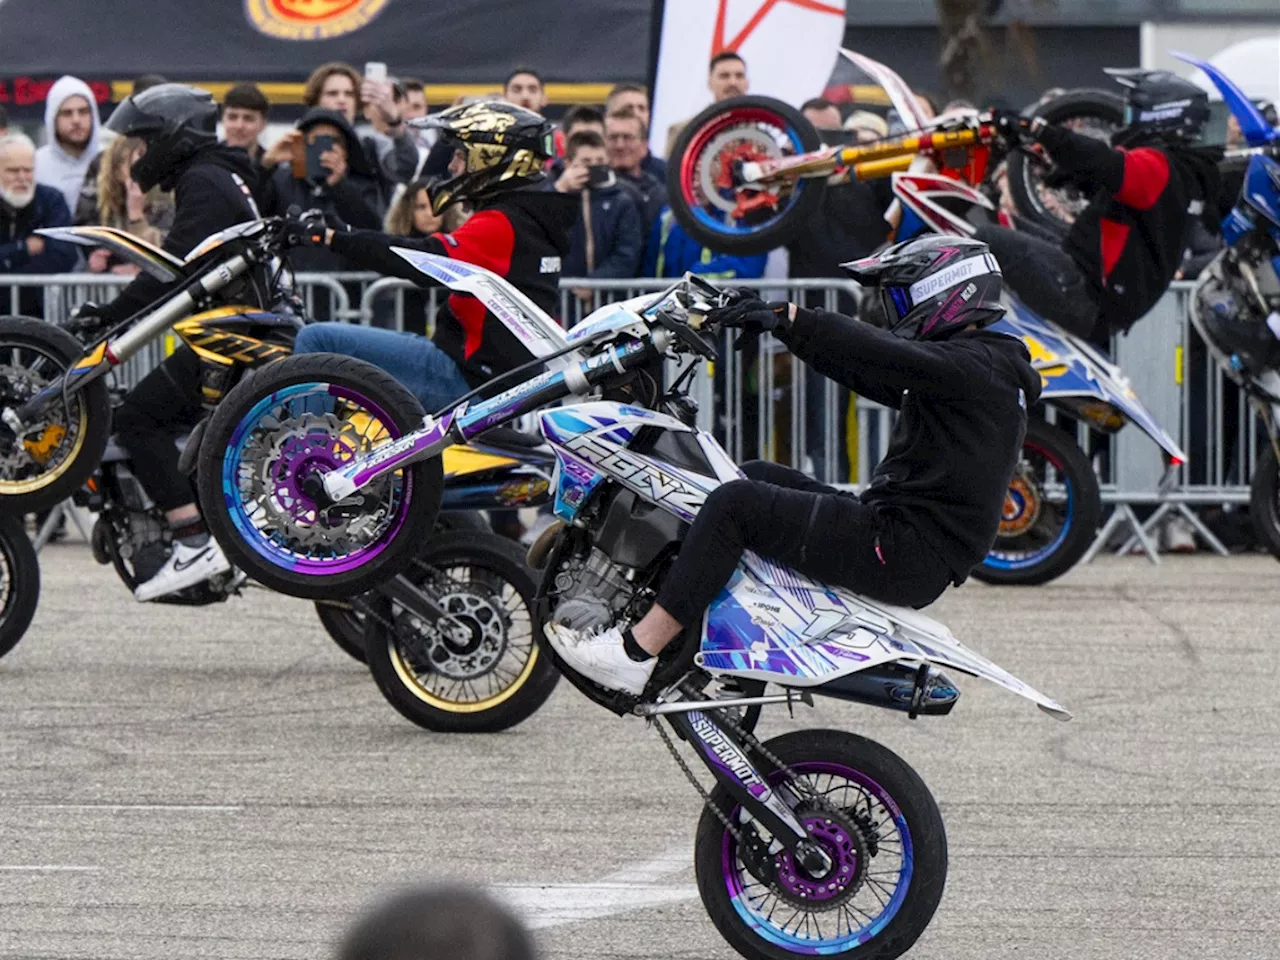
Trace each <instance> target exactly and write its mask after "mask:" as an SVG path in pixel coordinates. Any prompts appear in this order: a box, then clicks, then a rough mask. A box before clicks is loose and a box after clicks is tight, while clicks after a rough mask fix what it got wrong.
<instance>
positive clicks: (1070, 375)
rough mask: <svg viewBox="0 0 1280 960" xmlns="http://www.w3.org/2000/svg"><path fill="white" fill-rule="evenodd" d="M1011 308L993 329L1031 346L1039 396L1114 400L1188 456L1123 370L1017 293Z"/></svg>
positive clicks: (1177, 453) (1174, 453) (1180, 456)
mask: <svg viewBox="0 0 1280 960" xmlns="http://www.w3.org/2000/svg"><path fill="white" fill-rule="evenodd" d="M1007 305H1008V312H1006V314H1005V315H1004V317H1002V318H1001V319H1000V320H998V321H996V322H995V323H993V324H992V325H991V327H990V329H992V330H995V331H998V332H1000V333H1005V334H1008V335H1009V336H1011V337H1017V338H1018V339H1020V340H1021V341H1022V342H1023V343H1024V344H1026V346H1027V350H1028V351H1029V352H1030V354H1031V363H1032V365H1033V366H1035V367H1036V369H1037V370H1038V371H1039V372H1040V376H1041V380H1042V381H1043V384H1044V386H1043V389H1042V390H1041V393H1040V400H1041V401H1042V402H1043V401H1046V400H1052V399H1055V398H1059V397H1063V398H1065V397H1092V398H1095V399H1098V400H1102V401H1103V402H1105V403H1109V404H1111V405H1112V406H1113V407H1115V408H1116V409H1117V410H1119V411H1120V412H1121V413H1122V414H1123V415H1124V416H1125V417H1127V418H1128V419H1129V420H1131V421H1133V422H1134V423H1135V424H1137V425H1138V428H1139V429H1141V430H1142V431H1143V433H1145V434H1147V436H1149V437H1150V438H1151V439H1152V440H1154V441H1155V442H1156V443H1157V444H1159V445H1160V446H1161V447H1162V448H1163V449H1164V450H1165V451H1166V452H1167V453H1168V454H1169V455H1170V456H1171V457H1173V458H1174V459H1175V460H1178V461H1185V460H1186V454H1185V453H1183V451H1182V448H1181V447H1179V446H1178V442H1177V441H1176V440H1174V438H1173V437H1171V436H1170V435H1169V434H1168V433H1166V432H1165V430H1164V428H1163V427H1161V426H1160V424H1159V423H1158V422H1157V421H1156V419H1155V418H1154V417H1153V416H1152V415H1151V414H1150V413H1149V412H1148V411H1147V408H1146V407H1144V406H1143V405H1142V401H1141V400H1139V399H1138V396H1137V394H1135V393H1134V392H1133V388H1132V387H1130V386H1129V381H1128V379H1126V378H1125V376H1124V374H1123V373H1121V371H1120V369H1119V368H1118V367H1116V366H1115V365H1114V364H1112V363H1111V362H1110V361H1109V360H1107V359H1106V358H1105V357H1103V356H1102V355H1101V354H1099V353H1097V352H1096V351H1094V350H1092V349H1091V348H1090V347H1089V346H1088V345H1087V344H1083V343H1080V342H1079V341H1076V340H1073V339H1071V338H1068V337H1067V336H1066V334H1064V333H1063V332H1062V331H1060V330H1058V329H1057V328H1056V327H1054V326H1052V325H1051V324H1049V323H1046V322H1045V321H1044V320H1042V319H1041V318H1040V317H1039V316H1037V315H1036V314H1035V313H1033V312H1032V311H1031V310H1029V309H1027V307H1025V306H1024V305H1023V304H1022V303H1020V302H1019V301H1018V300H1017V299H1015V298H1013V297H1008V298H1007Z"/></svg>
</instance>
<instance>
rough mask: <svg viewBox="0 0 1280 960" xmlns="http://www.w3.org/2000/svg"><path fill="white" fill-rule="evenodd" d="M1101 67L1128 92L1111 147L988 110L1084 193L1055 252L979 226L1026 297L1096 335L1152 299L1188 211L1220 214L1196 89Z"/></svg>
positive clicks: (1214, 157)
mask: <svg viewBox="0 0 1280 960" xmlns="http://www.w3.org/2000/svg"><path fill="white" fill-rule="evenodd" d="M1108 73H1110V74H1111V75H1112V76H1113V77H1114V78H1115V79H1116V80H1117V81H1118V82H1119V83H1121V84H1122V85H1123V86H1125V87H1126V88H1127V91H1128V106H1127V107H1126V125H1125V127H1124V128H1123V129H1121V130H1120V131H1119V132H1118V133H1117V134H1116V135H1115V136H1114V138H1113V143H1112V145H1111V146H1108V145H1107V144H1106V143H1104V142H1102V141H1101V140H1096V139H1094V138H1092V137H1088V136H1085V135H1084V134H1080V133H1075V132H1074V131H1071V130H1066V129H1063V128H1061V127H1054V126H1050V125H1049V124H1047V123H1046V122H1045V121H1044V120H1043V119H1041V118H1039V117H1036V118H1032V119H1027V118H1025V117H1022V116H1020V115H1018V114H1015V113H999V114H997V116H996V122H997V125H998V126H999V127H1000V129H1001V130H1002V132H1003V133H1004V134H1005V135H1006V136H1007V137H1008V138H1010V139H1011V140H1017V139H1031V140H1034V141H1037V142H1039V143H1040V144H1041V145H1042V146H1043V147H1044V148H1045V150H1046V151H1047V152H1048V154H1049V157H1050V159H1051V160H1052V161H1053V163H1054V167H1055V174H1056V176H1058V177H1060V178H1063V179H1066V180H1069V181H1071V182H1074V183H1076V184H1078V185H1079V186H1081V187H1082V188H1084V189H1086V190H1088V191H1090V192H1091V193H1092V199H1091V201H1090V203H1089V206H1088V207H1086V208H1085V210H1084V211H1083V212H1082V213H1081V214H1080V215H1079V216H1078V217H1077V218H1076V220H1075V222H1074V223H1073V224H1072V226H1071V228H1070V230H1069V231H1068V233H1067V235H1066V237H1065V239H1064V240H1063V241H1062V245H1061V249H1059V248H1057V247H1055V246H1053V245H1052V244H1050V243H1048V242H1046V241H1044V240H1041V239H1039V238H1037V237H1034V236H1030V235H1028V234H1025V233H1016V232H1014V231H1012V230H1007V229H1005V228H1003V227H992V226H984V227H982V228H980V229H979V230H978V232H977V237H978V239H980V240H982V241H984V242H985V243H987V244H988V245H989V246H990V247H991V252H992V253H993V254H995V257H996V259H997V260H999V261H1000V265H1001V266H1002V267H1003V268H1004V272H1005V276H1006V277H1007V278H1008V283H1009V287H1010V289H1012V290H1013V292H1014V293H1016V294H1017V295H1018V296H1019V298H1021V299H1022V300H1023V301H1024V302H1025V303H1026V304H1027V306H1029V307H1030V308H1031V309H1033V310H1035V311H1036V312H1037V313H1039V314H1040V315H1041V316H1044V317H1046V318H1047V319H1050V320H1053V321H1055V322H1057V323H1059V324H1061V325H1062V326H1063V327H1065V328H1066V329H1068V330H1069V331H1071V332H1072V333H1074V334H1076V335H1077V336H1082V337H1087V336H1089V335H1090V334H1091V333H1093V338H1094V339H1095V340H1097V341H1098V342H1100V343H1106V342H1107V341H1108V338H1109V336H1110V334H1111V333H1113V332H1116V331H1127V330H1128V329H1129V328H1130V327H1131V326H1133V324H1134V323H1135V322H1136V321H1138V320H1139V319H1140V318H1141V317H1142V316H1144V315H1145V314H1146V312H1147V311H1148V310H1150V309H1151V307H1152V306H1153V305H1154V304H1155V302H1156V301H1157V300H1158V299H1160V297H1161V295H1162V294H1163V293H1164V291H1165V290H1166V289H1167V288H1168V286H1169V284H1170V283H1171V282H1172V281H1173V279H1174V277H1175V276H1176V274H1177V272H1178V270H1179V268H1180V267H1181V266H1182V261H1183V254H1184V252H1185V250H1186V242H1185V238H1186V237H1187V236H1188V232H1189V231H1188V227H1189V224H1190V222H1191V220H1192V218H1194V217H1200V218H1201V219H1202V220H1203V221H1204V224H1205V226H1206V227H1207V228H1208V229H1209V230H1210V231H1211V232H1213V233H1216V232H1217V222H1218V220H1219V219H1220V214H1219V213H1218V210H1217V205H1218V196H1219V179H1218V166H1217V165H1218V161H1219V160H1220V159H1221V152H1220V151H1216V150H1212V149H1206V148H1201V147H1197V146H1196V145H1195V144H1196V141H1197V140H1198V138H1199V136H1200V131H1201V129H1202V128H1203V126H1204V123H1205V121H1206V120H1207V119H1208V117H1209V101H1208V96H1207V95H1206V94H1205V92H1204V91H1203V90H1201V89H1200V88H1199V87H1197V86H1195V85H1194V84H1192V83H1189V82H1188V81H1186V80H1183V79H1181V78H1180V77H1177V76H1175V75H1173V74H1171V73H1168V72H1165V71H1162V70H1156V71H1152V70H1140V69H1135V70H1109V71H1108ZM1095 325H1099V328H1098V329H1097V331H1096V333H1095V332H1094V327H1095Z"/></svg>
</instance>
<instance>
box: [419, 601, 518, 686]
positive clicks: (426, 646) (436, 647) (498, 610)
mask: <svg viewBox="0 0 1280 960" xmlns="http://www.w3.org/2000/svg"><path fill="white" fill-rule="evenodd" d="M436 602H437V603H438V604H439V605H440V607H441V608H442V609H444V610H445V611H446V612H447V613H448V614H449V616H450V617H451V619H452V623H442V624H439V625H438V626H437V625H432V624H429V623H425V622H424V621H423V620H421V619H420V618H419V617H417V616H416V615H414V614H412V613H409V612H408V611H403V612H401V614H400V615H399V616H398V617H397V618H396V621H397V625H398V627H399V630H398V631H397V632H398V634H399V636H400V638H401V640H402V642H403V643H404V646H405V652H406V653H408V654H409V656H410V657H411V658H412V659H413V661H414V662H415V664H417V665H418V666H420V667H421V668H422V669H424V670H429V671H431V672H433V673H438V674H440V675H442V676H444V677H447V678H449V679H450V680H476V679H478V678H480V677H483V676H484V675H485V674H487V673H489V672H490V671H491V670H492V669H493V668H494V667H495V666H496V665H497V663H498V662H499V661H500V660H501V659H502V655H503V654H504V653H505V652H506V649H507V621H506V617H505V616H504V614H503V610H502V606H501V604H500V602H499V601H498V599H497V598H496V597H493V596H490V595H488V594H487V593H484V592H480V591H478V590H473V589H462V590H456V591H455V592H452V593H447V594H444V595H443V596H439V597H437V598H436Z"/></svg>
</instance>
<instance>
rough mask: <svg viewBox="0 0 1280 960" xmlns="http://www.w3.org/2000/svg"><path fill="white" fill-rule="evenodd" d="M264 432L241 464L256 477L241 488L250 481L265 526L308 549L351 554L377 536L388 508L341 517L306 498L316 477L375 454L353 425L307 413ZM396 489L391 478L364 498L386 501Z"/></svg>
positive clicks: (370, 489)
mask: <svg viewBox="0 0 1280 960" xmlns="http://www.w3.org/2000/svg"><path fill="white" fill-rule="evenodd" d="M263 426H264V427H267V429H265V430H263V431H259V432H255V434H254V435H253V436H252V438H251V439H250V440H249V441H248V442H247V443H246V444H245V449H244V453H243V454H242V456H241V463H242V464H243V465H244V466H245V467H247V468H249V471H250V472H249V475H248V477H247V478H242V481H241V482H242V484H243V483H244V482H245V480H246V479H247V480H248V483H249V486H250V487H251V490H250V491H249V493H250V498H251V499H252V500H253V501H254V502H255V503H256V504H258V505H259V506H260V507H261V509H262V514H263V517H264V518H265V520H266V523H265V524H264V526H269V527H271V528H273V529H275V530H278V531H279V533H280V535H281V536H282V537H284V538H285V539H287V540H289V541H290V542H294V543H297V544H299V545H300V546H302V547H306V548H315V547H328V548H334V549H342V550H349V549H351V548H352V547H359V546H363V545H364V544H365V543H368V542H369V541H370V540H371V539H372V538H373V537H375V536H376V535H377V531H378V528H379V526H380V524H381V522H382V520H383V519H384V517H385V516H386V512H387V511H386V508H385V505H384V506H382V507H380V508H378V509H375V510H373V511H371V512H366V511H365V510H363V509H362V510H360V511H357V512H355V513H354V515H352V516H339V515H336V514H335V512H334V508H332V507H328V508H324V509H321V508H319V507H317V505H316V502H315V501H314V500H313V499H312V498H311V497H309V496H308V495H307V494H306V493H305V492H303V484H304V483H305V482H306V480H307V479H308V478H309V477H311V476H312V475H313V474H315V473H316V472H318V471H327V470H332V469H333V468H335V467H338V466H341V465H342V464H344V463H348V462H350V461H351V460H353V459H355V458H356V457H358V456H360V455H361V454H363V453H365V452H367V451H368V450H369V449H370V448H371V444H370V442H369V440H368V438H367V437H364V436H363V435H361V433H360V431H359V430H358V429H357V428H356V426H355V425H354V424H353V423H351V422H350V421H349V420H343V419H340V418H339V417H337V416H336V415H334V414H332V413H325V414H316V413H304V414H302V415H301V416H300V417H293V418H289V419H286V420H278V421H273V422H272V423H271V424H270V425H269V426H268V424H267V423H265V422H264V424H263ZM390 483H391V480H390V478H383V479H381V480H378V481H375V482H374V483H373V484H371V485H370V486H368V487H366V488H365V490H364V491H363V493H362V496H364V497H365V499H366V501H367V500H368V499H371V498H372V499H384V498H383V497H381V496H380V495H381V494H385V492H386V490H387V488H388V486H389V484H390Z"/></svg>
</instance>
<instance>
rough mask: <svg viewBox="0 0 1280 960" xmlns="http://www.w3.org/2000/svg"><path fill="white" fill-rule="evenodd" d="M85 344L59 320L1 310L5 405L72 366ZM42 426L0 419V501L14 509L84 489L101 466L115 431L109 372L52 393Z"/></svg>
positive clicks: (40, 506)
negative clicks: (20, 430)
mask: <svg viewBox="0 0 1280 960" xmlns="http://www.w3.org/2000/svg"><path fill="white" fill-rule="evenodd" d="M83 353H84V348H83V347H82V346H81V345H80V341H79V340H77V339H76V338H75V337H73V336H72V335H71V334H69V333H67V332H66V331H65V330H63V329H62V328H60V327H55V326H54V325H53V324H51V323H45V322H44V321H43V320H32V319H30V318H29V317H0V409H3V408H5V407H18V406H21V405H22V404H23V403H25V402H26V401H27V400H29V399H31V397H33V396H35V394H37V393H38V392H39V391H40V390H41V389H42V388H44V387H45V386H47V385H48V384H50V383H52V382H53V381H54V380H56V379H57V378H58V377H59V376H61V375H62V374H64V373H66V371H68V370H70V369H71V367H72V366H73V365H74V364H75V363H76V361H77V360H78V359H79V358H80V356H81V355H82V354H83ZM40 417H41V420H40V423H41V425H42V426H41V428H40V429H39V430H31V431H29V432H28V433H27V434H26V435H25V436H24V437H21V438H20V437H17V436H15V434H14V433H13V431H12V430H11V429H10V428H9V427H8V426H7V425H0V438H3V439H0V507H3V509H4V510H5V511H7V512H9V513H12V514H23V513H35V512H38V511H41V510H45V509H48V508H49V507H52V506H54V505H56V504H58V503H61V502H62V501H63V500H66V499H67V498H68V497H69V496H71V494H73V493H74V492H75V491H77V490H79V489H80V488H81V487H82V486H84V483H85V481H86V480H88V479H89V477H90V476H91V475H92V474H93V471H94V470H95V469H97V466H98V463H99V461H101V459H102V452H103V451H104V450H105V449H106V448H107V436H108V434H109V433H110V431H111V402H110V397H109V395H108V393H107V382H106V378H105V377H99V378H98V379H97V380H94V381H93V382H92V383H89V384H86V385H85V386H84V387H82V388H81V389H79V390H76V391H75V392H73V393H70V394H68V396H67V402H66V404H65V405H64V404H63V401H62V400H60V399H55V400H53V401H52V402H51V403H50V404H49V405H48V406H47V407H45V409H44V411H43V412H42V413H41V414H40Z"/></svg>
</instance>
